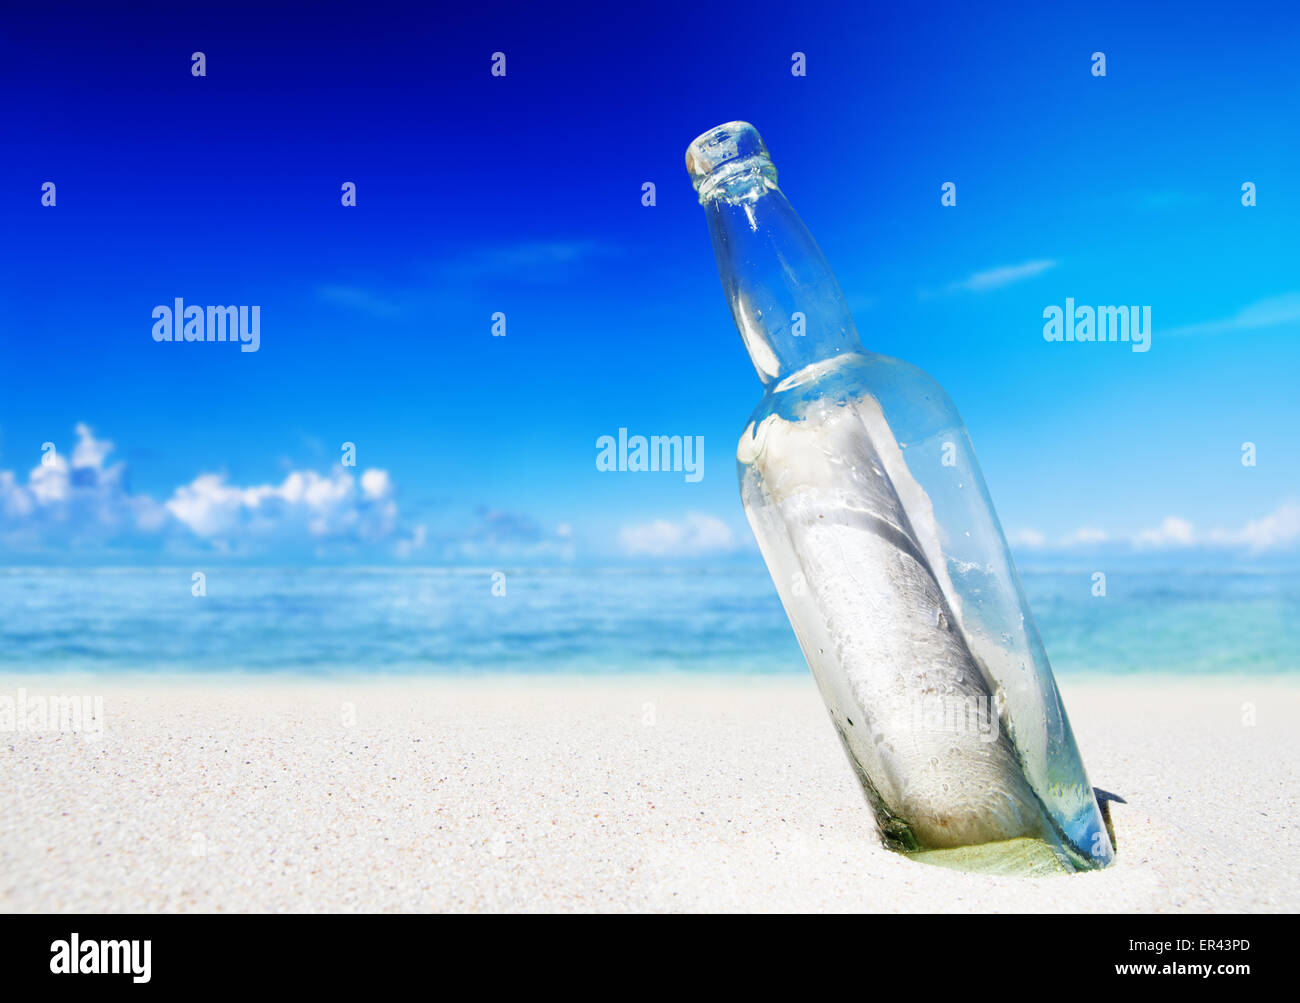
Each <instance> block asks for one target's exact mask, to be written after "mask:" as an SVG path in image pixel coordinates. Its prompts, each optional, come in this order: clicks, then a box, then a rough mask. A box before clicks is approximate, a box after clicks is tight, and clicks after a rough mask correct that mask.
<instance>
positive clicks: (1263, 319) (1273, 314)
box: [1164, 292, 1300, 338]
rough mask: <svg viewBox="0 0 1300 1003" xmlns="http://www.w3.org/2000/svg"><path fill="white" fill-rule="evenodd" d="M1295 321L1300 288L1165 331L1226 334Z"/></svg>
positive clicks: (1299, 312) (1299, 317)
mask: <svg viewBox="0 0 1300 1003" xmlns="http://www.w3.org/2000/svg"><path fill="white" fill-rule="evenodd" d="M1296 323H1300V292H1292V293H1284V294H1283V295H1281V296H1270V297H1269V298H1267V299H1262V300H1256V301H1255V302H1254V303H1251V304H1249V305H1248V306H1245V307H1242V308H1241V309H1240V310H1238V311H1237V312H1236V313H1235V314H1233V315H1232V316H1231V317H1224V318H1222V319H1220V320H1210V321H1205V322H1203V323H1200V324H1187V325H1184V326H1183V327H1175V328H1171V329H1170V330H1168V331H1165V332H1164V336H1165V337H1166V338H1169V337H1175V336H1180V335H1181V336H1186V335H1197V334H1227V333H1230V332H1233V331H1255V330H1259V329H1260V328H1266V327H1277V326H1279V325H1281V324H1296Z"/></svg>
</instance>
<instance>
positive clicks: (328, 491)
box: [167, 467, 397, 542]
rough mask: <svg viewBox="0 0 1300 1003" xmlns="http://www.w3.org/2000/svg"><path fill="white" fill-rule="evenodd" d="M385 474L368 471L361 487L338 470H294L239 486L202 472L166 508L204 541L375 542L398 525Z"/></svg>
mask: <svg viewBox="0 0 1300 1003" xmlns="http://www.w3.org/2000/svg"><path fill="white" fill-rule="evenodd" d="M391 495H392V485H391V484H390V483H389V480H388V474H387V472H386V471H383V470H367V471H366V472H365V473H363V474H362V475H361V485H360V487H359V488H358V485H357V480H356V478H355V477H353V476H352V474H351V473H349V472H348V471H346V470H344V469H343V468H342V467H336V468H335V469H334V470H333V472H332V473H331V474H330V475H329V476H322V475H321V474H318V473H316V472H315V471H314V470H295V471H293V472H292V473H290V474H289V475H288V476H287V477H285V479H284V480H283V481H282V482H281V483H280V484H278V485H273V484H256V485H252V486H249V487H238V486H236V485H232V484H227V483H226V478H225V475H224V474H200V475H199V476H198V477H196V478H194V480H193V481H191V482H190V483H189V484H187V485H184V486H182V487H179V488H177V489H176V491H175V493H173V494H172V496H171V498H170V499H168V501H167V510H168V511H169V512H170V513H171V514H172V515H173V516H175V518H176V519H177V520H179V521H180V522H181V523H183V524H184V525H185V526H187V527H189V529H190V530H191V531H192V532H194V533H195V534H196V535H198V536H201V537H203V538H205V539H210V540H211V539H220V540H225V541H231V542H233V540H234V539H235V538H240V539H247V538H248V537H268V538H275V539H277V540H283V539H284V538H285V537H293V536H300V537H301V536H306V537H310V538H315V539H320V538H336V537H349V538H354V539H359V540H362V541H366V542H373V541H375V540H379V539H381V538H383V537H385V536H387V535H388V534H389V533H390V532H392V530H393V529H394V526H395V524H396V520H397V505H396V503H395V502H394V501H393V500H392V497H391Z"/></svg>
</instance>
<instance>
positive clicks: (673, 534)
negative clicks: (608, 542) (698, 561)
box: [618, 512, 736, 557]
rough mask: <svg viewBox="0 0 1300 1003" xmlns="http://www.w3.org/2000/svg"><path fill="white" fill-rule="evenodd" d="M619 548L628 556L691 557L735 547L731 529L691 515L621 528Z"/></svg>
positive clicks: (716, 520) (701, 515)
mask: <svg viewBox="0 0 1300 1003" xmlns="http://www.w3.org/2000/svg"><path fill="white" fill-rule="evenodd" d="M618 539H619V545H620V546H621V547H622V548H623V553H625V554H627V555H628V556H629V557H695V556H699V555H703V554H717V553H722V552H725V551H729V550H734V549H735V548H736V536H735V534H734V533H733V532H732V531H731V527H730V526H728V525H727V524H726V523H725V522H723V521H722V520H721V519H719V518H718V517H717V516H712V515H706V514H705V513H702V512H692V513H690V514H688V515H687V516H686V517H685V518H684V519H680V520H676V521H674V520H671V519H656V520H654V521H653V522H647V523H642V524H639V525H635V526H627V527H624V529H623V530H622V532H620V533H619V537H618Z"/></svg>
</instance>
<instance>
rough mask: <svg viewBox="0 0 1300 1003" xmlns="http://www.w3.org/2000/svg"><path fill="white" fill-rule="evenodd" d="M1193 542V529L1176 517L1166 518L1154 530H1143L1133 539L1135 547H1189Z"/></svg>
mask: <svg viewBox="0 0 1300 1003" xmlns="http://www.w3.org/2000/svg"><path fill="white" fill-rule="evenodd" d="M1195 542H1196V530H1195V528H1194V527H1193V526H1192V524H1191V523H1190V522H1188V521H1187V520H1186V519H1180V518H1179V517H1178V516H1176V515H1170V516H1166V517H1165V520H1164V522H1162V523H1161V524H1160V525H1159V526H1157V527H1156V528H1155V529H1144V530H1142V532H1140V533H1138V534H1137V536H1135V537H1133V544H1134V546H1137V547H1190V546H1191V545H1192V544H1194V543H1195Z"/></svg>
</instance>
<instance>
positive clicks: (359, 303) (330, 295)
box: [317, 286, 401, 317]
mask: <svg viewBox="0 0 1300 1003" xmlns="http://www.w3.org/2000/svg"><path fill="white" fill-rule="evenodd" d="M317 294H318V295H319V296H320V298H321V299H323V300H324V301H325V302H326V303H332V304H334V305H336V306H342V307H347V308H348V309H350V310H357V311H360V312H361V313H366V314H369V315H370V316H372V317H395V316H397V314H399V313H401V307H400V306H399V305H398V304H397V303H396V302H395V301H394V300H392V299H388V298H386V297H384V296H381V295H379V294H377V293H374V292H371V291H370V290H369V289H363V288H361V287H360V286H321V287H320V288H319V289H318V290H317Z"/></svg>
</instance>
